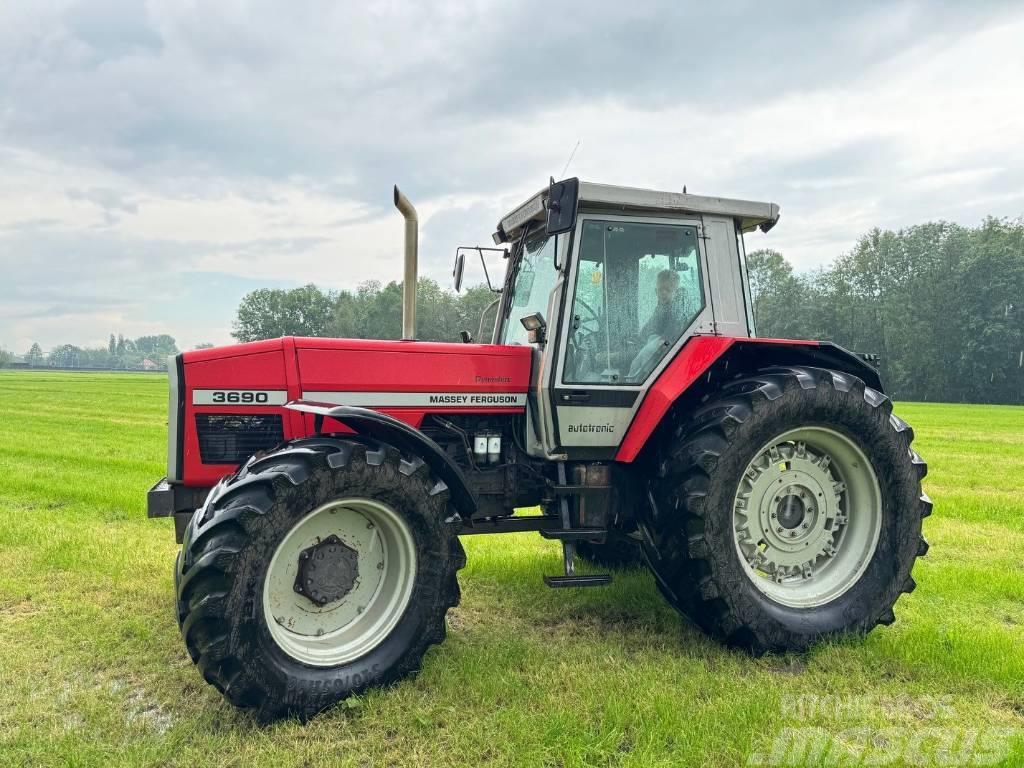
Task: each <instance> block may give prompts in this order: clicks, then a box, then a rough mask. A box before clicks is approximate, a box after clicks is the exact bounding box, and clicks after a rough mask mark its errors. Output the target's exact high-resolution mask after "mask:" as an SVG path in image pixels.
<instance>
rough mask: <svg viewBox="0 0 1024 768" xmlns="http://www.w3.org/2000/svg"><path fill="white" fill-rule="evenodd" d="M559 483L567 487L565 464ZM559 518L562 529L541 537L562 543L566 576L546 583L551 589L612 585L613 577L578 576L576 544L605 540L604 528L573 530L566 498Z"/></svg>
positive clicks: (560, 502)
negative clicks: (585, 541)
mask: <svg viewBox="0 0 1024 768" xmlns="http://www.w3.org/2000/svg"><path fill="white" fill-rule="evenodd" d="M558 483H559V485H560V486H562V487H564V486H565V484H566V483H565V463H564V462H561V463H559V465H558ZM558 508H559V513H560V514H559V517H560V519H561V523H562V527H561V528H548V529H546V530H541V532H540V535H541V536H543V537H544V538H545V539H556V540H558V541H561V542H562V562H563V564H564V565H565V575H564V576H545V577H544V583H545V584H547V585H548V586H549V587H554V588H561V587H603V586H604V585H605V584H611V581H612V577H611V576H609V575H607V574H602V575H598V574H594V575H588V576H577V575H576V542H577V541H580V540H594V539H600V540H602V541H603V540H604V537H605V530H604V529H603V528H573V527H572V521H571V518H570V515H569V502H568V500H567V498H566V496H560V497H559V499H558Z"/></svg>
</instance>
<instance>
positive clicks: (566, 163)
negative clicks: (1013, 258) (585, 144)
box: [558, 139, 583, 179]
mask: <svg viewBox="0 0 1024 768" xmlns="http://www.w3.org/2000/svg"><path fill="white" fill-rule="evenodd" d="M582 141H583V139H576V146H575V147H573V148H572V152H570V153H569V159H568V160H566V161H565V167H564V168H563V169H562V173H561V174H559V176H558V178H560V179H564V178H565V172H566V171H568V170H569V164H570V163H571V162H572V159H573V158H574V157H576V150H577V149H579V148H580V143H581V142H582Z"/></svg>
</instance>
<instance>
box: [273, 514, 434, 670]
mask: <svg viewBox="0 0 1024 768" xmlns="http://www.w3.org/2000/svg"><path fill="white" fill-rule="evenodd" d="M415 576H416V549H415V544H414V541H413V537H412V532H411V531H410V530H409V527H408V525H407V524H406V523H405V521H404V520H403V519H402V518H401V517H400V516H399V515H398V513H397V512H395V511H394V510H393V509H392V508H391V507H389V506H387V505H386V504H382V503H380V502H378V501H372V500H370V499H338V500H336V501H332V502H330V503H328V504H325V505H323V506H322V507H319V508H317V509H315V510H313V511H312V512H310V513H309V514H308V515H306V516H305V517H304V518H302V519H301V520H299V522H298V523H296V524H295V526H294V527H293V528H292V529H291V530H290V531H289V532H288V533H287V534H286V535H285V537H284V539H282V541H281V543H280V544H279V545H278V547H277V550H276V551H275V552H274V555H273V557H272V558H271V561H270V565H269V567H268V568H267V576H266V580H265V582H264V588H263V615H264V618H265V620H266V623H267V628H268V629H269V630H270V634H271V636H272V637H273V638H274V641H275V642H276V643H277V645H278V646H279V647H280V648H281V650H283V651H284V652H285V653H287V654H288V655H289V656H291V657H292V658H294V659H296V660H297V661H301V662H303V663H305V664H309V665H311V666H319V667H327V666H337V665H339V664H345V663H348V662H350V661H354V660H355V659H358V658H360V657H362V656H365V655H366V654H367V653H369V652H370V651H371V650H373V649H374V648H376V647H377V646H378V645H379V644H380V643H381V642H382V641H383V640H384V638H386V637H387V636H388V635H389V634H390V633H391V631H392V629H394V626H395V624H397V623H398V620H399V619H400V618H401V617H402V614H403V613H404V612H405V609H406V607H407V606H408V604H409V599H410V597H411V596H412V589H413V585H414V582H415Z"/></svg>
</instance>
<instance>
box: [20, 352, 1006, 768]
mask: <svg viewBox="0 0 1024 768" xmlns="http://www.w3.org/2000/svg"><path fill="white" fill-rule="evenodd" d="M166 402H167V401H166V382H165V380H164V379H163V378H161V377H154V376H142V375H130V374H124V375H99V374H80V375H75V374H47V373H23V372H17V373H0V765H2V766H8V765H69V766H87V765H96V766H100V765H104V766H105V765H112V764H113V765H119V764H130V765H134V764H154V765H182V766H196V765H204V764H223V765H232V766H285V765H296V766H320V765H353V766H362V765H387V764H401V765H422V766H426V765H466V766H475V765H483V764H488V765H491V764H493V765H508V766H520V765H524V766H533V765H551V766H560V765H570V766H577V765H579V766H582V765H635V766H649V765H713V766H719V765H722V766H731V765H745V764H748V760H750V759H751V756H754V759H755V760H756V759H757V758H756V756H757V755H760V756H761V757H762V758H763V759H762V763H763V764H772V762H773V760H774V761H775V762H776V763H777V762H779V760H780V758H779V757H778V756H776V757H774V758H773V757H772V755H773V751H772V750H773V749H774V748H776V746H777V743H776V738H777V737H779V736H780V734H783V735H784V736H785V734H791V733H792V732H798V733H802V734H805V735H806V734H818V735H821V734H824V735H825V736H826V737H827V744H828V745H831V746H830V748H834V747H835V746H836V745H840V746H842V745H846V746H848V747H850V748H851V749H853V750H854V754H856V750H857V749H858V748H859V747H858V746H857V745H858V739H862V738H865V737H864V736H863V734H865V733H866V734H867V735H868V737H870V738H872V739H873V740H874V741H873V742H872V744H871V745H870V746H871V749H872V750H873V752H872V753H871V754H872V756H873V757H872V758H871V759H874V760H876V763H875V764H883V765H892V764H903V760H904V759H905V760H906V761H907V762H908V764H932V763H935V764H959V763H961V762H964V760H963V758H964V757H968V758H969V757H972V756H973V758H974V759H975V760H976V761H981V762H984V760H985V759H986V758H988V759H989V761H990V762H991V760H996V759H999V760H1002V762H1005V763H1006V764H1011V765H1024V408H1013V407H982V406H950V405H920V404H903V405H900V406H899V408H898V412H899V413H900V414H901V415H902V416H903V417H904V418H906V419H907V420H908V421H909V422H910V423H911V424H913V425H914V427H915V431H916V433H917V443H916V446H917V448H918V450H919V451H920V452H921V453H922V454H923V455H924V456H925V458H926V459H927V460H928V462H929V466H930V470H931V471H930V474H929V476H928V478H927V481H926V490H927V491H928V493H929V494H930V495H931V496H932V498H933V500H934V501H935V514H934V515H933V516H932V517H931V518H929V519H928V520H927V521H926V525H925V533H926V536H927V537H928V539H929V540H930V542H931V545H932V547H931V552H930V553H929V555H928V557H927V558H925V559H923V560H922V561H920V562H919V564H918V565H917V567H916V569H915V572H914V575H915V577H916V578H917V581H918V589H917V591H916V592H914V593H913V594H912V595H907V596H904V597H903V598H902V599H901V600H900V602H899V603H898V605H897V609H896V614H897V619H898V620H897V623H896V624H895V625H893V626H891V627H887V628H879V629H877V630H876V631H874V632H872V633H871V634H870V635H869V636H868V637H866V638H863V639H855V640H850V641H847V642H844V643H841V644H836V645H829V646H824V647H820V648H817V649H816V650H814V651H813V652H811V653H809V654H805V655H793V656H780V657H768V658H761V659H751V658H749V657H748V656H746V655H743V654H741V653H737V652H733V651H729V650H724V649H723V648H721V647H719V646H717V645H716V644H714V643H713V642H711V641H709V640H708V639H706V638H705V637H704V636H703V635H702V634H701V633H700V632H699V631H698V630H697V629H695V628H693V627H692V626H690V625H689V624H687V623H685V622H684V621H683V620H682V619H680V618H679V617H678V616H677V615H676V614H675V613H674V612H673V611H672V610H671V609H669V608H668V607H667V606H666V605H665V604H664V602H663V601H662V599H661V597H660V596H659V594H658V592H657V590H656V589H655V587H654V585H653V582H652V580H651V578H650V576H648V575H647V573H646V572H644V571H642V570H636V571H627V572H620V573H617V574H616V576H615V583H614V584H613V585H612V586H611V587H608V588H606V589H601V590H583V591H570V590H565V591H553V590H549V589H547V588H546V587H545V586H544V585H543V583H542V582H541V578H540V577H541V574H542V573H555V572H557V571H558V569H559V552H558V550H557V548H556V546H555V545H554V544H553V543H551V542H545V541H544V540H542V539H540V538H539V537H538V536H536V535H527V534H521V535H516V536H513V537H494V538H489V537H478V538H473V537H469V538H467V539H466V540H465V545H466V549H467V552H468V554H469V564H468V565H467V567H466V569H465V570H464V571H462V574H461V583H462V604H461V606H460V607H459V608H458V609H456V610H455V611H454V612H453V613H452V614H451V615H450V616H449V626H450V630H449V635H448V640H447V641H446V642H445V643H444V644H443V645H442V646H441V647H439V648H435V649H433V650H431V651H430V652H429V654H428V655H427V658H426V660H425V664H424V668H423V671H422V673H421V674H420V675H419V676H418V677H417V678H415V679H413V680H408V681H405V682H403V683H401V684H400V685H398V686H396V687H395V688H392V689H390V690H386V691H376V692H373V693H371V694H368V695H366V696H364V697H362V698H360V699H358V700H351V701H349V702H348V703H347V704H346V705H343V706H341V707H338V708H337V709H335V710H333V711H331V712H328V713H326V714H324V715H322V716H320V717H318V718H316V719H315V720H314V721H313V722H312V723H310V724H309V725H307V726H300V725H299V724H297V723H295V722H285V723H281V724H277V725H274V726H272V727H269V728H260V727H258V726H257V725H255V724H254V723H253V722H252V721H251V720H250V719H249V718H248V717H246V716H244V715H241V714H239V713H237V712H236V711H234V710H233V709H232V708H231V707H229V706H228V705H227V704H225V703H224V702H223V701H222V700H221V698H220V696H219V695H218V694H217V693H216V692H215V691H214V690H213V689H212V688H211V687H209V686H208V685H206V684H205V683H204V682H203V680H202V678H201V677H200V675H199V673H198V672H197V670H196V669H195V668H194V667H193V666H192V664H191V662H190V661H189V659H188V657H187V655H186V653H185V649H184V646H183V643H182V641H181V638H180V637H179V635H178V630H177V626H176V624H175V621H174V616H173V603H172V600H173V598H172V572H171V571H172V563H173V559H174V555H175V550H176V546H175V543H174V535H173V532H172V525H171V523H170V521H167V520H159V521H155V520H147V519H146V516H145V492H146V489H147V488H148V487H149V485H150V484H151V483H152V482H153V481H154V480H156V479H158V478H159V477H160V476H161V475H162V474H163V473H164V462H165V450H166V443H165V427H164V424H165V420H166V407H167V406H166ZM858 734H861V735H858ZM972 734H974V741H973V742H971V741H970V740H971V739H972ZM785 738H788V736H785ZM972 744H973V746H972ZM862 746H863V745H862ZM943 749H952V750H953V751H952V752H949V753H947V752H943ZM958 749H962V750H966V751H965V752H963V753H962V754H961V753H958V752H957V751H956V750H958ZM810 754H812V757H811V758H810V762H809V763H808V764H818V763H823V764H827V763H828V761H829V760H830V757H829V755H828V753H827V752H826V753H825V754H824V755H822V754H820V753H819V754H818V756H817V757H813V751H812V753H810ZM901 754H902V755H903V757H900V755H901ZM958 755H959V758H958ZM879 756H881V758H880V757H879ZM832 757H833V758H834V757H835V753H833V755H832ZM791 758H792V755H790V759H791ZM880 759H881V762H877V761H879V760H880ZM886 760H888V762H886ZM894 761H895V762H894ZM833 764H834V763H833Z"/></svg>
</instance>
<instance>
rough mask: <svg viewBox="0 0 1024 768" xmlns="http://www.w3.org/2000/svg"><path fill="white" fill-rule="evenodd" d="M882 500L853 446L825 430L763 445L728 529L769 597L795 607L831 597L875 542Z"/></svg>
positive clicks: (798, 432)
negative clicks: (731, 526) (731, 529)
mask: <svg viewBox="0 0 1024 768" xmlns="http://www.w3.org/2000/svg"><path fill="white" fill-rule="evenodd" d="M881 520H882V501H881V492H880V491H879V487H878V480H877V478H876V477H875V472H874V469H873V468H872V466H871V463H870V462H869V461H868V460H867V457H866V456H865V455H864V453H863V452H862V451H861V450H860V448H859V447H857V445H856V444H855V443H854V442H853V441H852V440H851V439H850V438H848V437H846V436H845V435H843V434H841V433H839V432H836V431H835V430H832V429H828V428H826V427H804V428H801V429H795V430H791V431H789V432H786V433H784V434H782V435H779V436H778V437H777V438H775V439H774V440H772V441H771V442H769V443H768V444H767V445H765V446H763V447H762V448H761V450H760V451H758V453H757V455H756V456H755V457H754V459H753V460H752V461H751V462H750V463H749V464H748V465H747V469H746V471H745V472H744V474H743V478H742V480H741V481H740V485H739V489H738V490H737V493H736V499H735V504H734V508H733V534H734V540H735V543H736V550H737V552H738V553H739V556H740V559H741V561H742V562H743V565H744V570H745V571H746V573H747V576H748V577H749V578H750V579H751V581H752V582H753V583H754V584H755V586H757V588H758V589H759V590H760V591H761V592H763V593H764V594H765V595H767V596H768V597H770V598H772V599H773V600H776V601H777V602H780V603H783V604H784V605H789V606H792V607H797V608H811V607H816V606H820V605H824V604H826V603H829V602H831V601H832V600H835V599H836V598H837V597H839V596H840V595H841V594H843V593H844V592H845V591H846V590H848V589H849V588H850V587H852V586H853V585H854V584H855V583H856V582H857V580H858V579H859V578H860V577H861V575H862V574H863V573H864V570H865V569H866V568H867V566H868V563H869V562H870V561H871V556H872V555H873V554H874V551H875V547H876V546H877V544H878V535H879V531H880V530H881Z"/></svg>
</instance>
